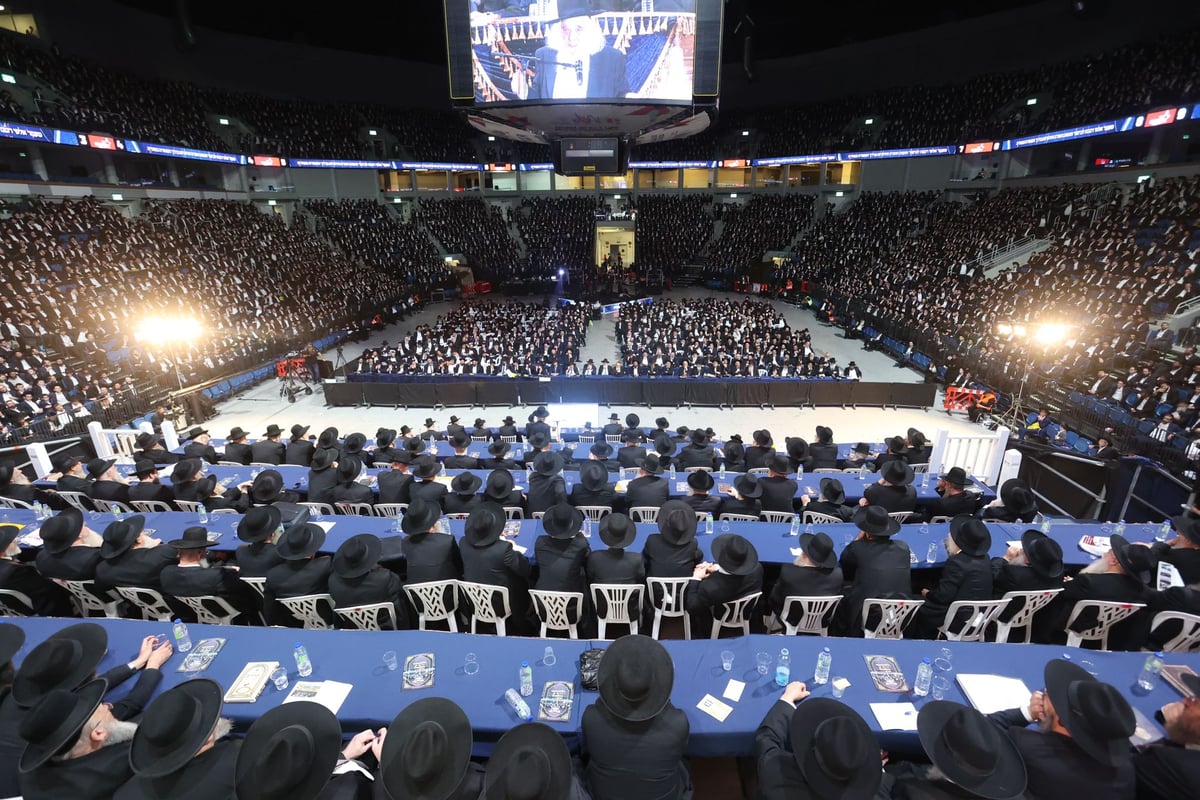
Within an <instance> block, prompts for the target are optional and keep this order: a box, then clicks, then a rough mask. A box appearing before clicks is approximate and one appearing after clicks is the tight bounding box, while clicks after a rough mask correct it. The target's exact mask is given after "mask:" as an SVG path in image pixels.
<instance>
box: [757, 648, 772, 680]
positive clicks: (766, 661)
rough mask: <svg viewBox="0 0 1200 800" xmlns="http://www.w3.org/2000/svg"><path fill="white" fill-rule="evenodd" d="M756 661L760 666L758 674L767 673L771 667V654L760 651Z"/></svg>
mask: <svg viewBox="0 0 1200 800" xmlns="http://www.w3.org/2000/svg"><path fill="white" fill-rule="evenodd" d="M754 663H755V666H757V667H758V674H759V675H766V674H767V673H768V672H769V671H770V669H771V654H770V653H759V654H758V655H756V656H755V657H754Z"/></svg>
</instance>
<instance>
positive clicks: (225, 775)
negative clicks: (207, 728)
mask: <svg viewBox="0 0 1200 800" xmlns="http://www.w3.org/2000/svg"><path fill="white" fill-rule="evenodd" d="M241 747H242V740H241V739H231V738H225V739H221V740H220V741H219V742H217V743H216V744H215V745H213V747H212V749H211V750H206V751H205V752H203V753H201V754H200V755H198V756H195V757H194V758H192V760H191V761H189V762H187V764H186V765H185V766H183V767H182V768H180V769H179V771H178V772H174V773H172V774H171V775H170V776H167V778H142V777H137V776H135V777H134V778H133V780H131V781H130V782H129V783H127V784H125V786H124V787H122V789H120V790H119V791H118V792H117V793H116V795H115V798H116V800H141V798H143V797H152V796H155V795H154V794H153V793H152V792H151V791H150V790H149V789H148V788H142V787H139V784H140V783H144V782H147V783H148V782H151V781H154V782H161V781H165V780H169V781H171V782H172V784H173V785H174V786H175V787H179V788H176V789H175V792H174V793H172V794H171V795H170V796H171V797H175V798H178V799H179V800H202V799H203V800H233V798H234V797H236V787H235V783H234V777H235V775H236V767H237V756H238V751H239V750H241ZM182 787H187V788H186V790H184V789H183V788H182Z"/></svg>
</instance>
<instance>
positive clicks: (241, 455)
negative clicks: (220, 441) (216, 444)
mask: <svg viewBox="0 0 1200 800" xmlns="http://www.w3.org/2000/svg"><path fill="white" fill-rule="evenodd" d="M277 427H278V426H277ZM249 435H250V434H248V433H246V432H245V431H244V430H242V426H241V425H238V426H237V427H235V428H234V429H233V430H231V431H230V432H229V439H228V440H226V442H225V454H224V456H223V457H222V458H221V460H222V461H232V462H233V463H235V464H249V463H250V461H251V458H250V445H249V444H247V443H246V437H247V436H249Z"/></svg>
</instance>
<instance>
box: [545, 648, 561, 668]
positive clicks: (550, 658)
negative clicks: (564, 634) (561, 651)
mask: <svg viewBox="0 0 1200 800" xmlns="http://www.w3.org/2000/svg"><path fill="white" fill-rule="evenodd" d="M557 663H558V656H556V655H554V648H553V647H547V648H546V650H545V652H544V653H542V666H543V667H553V666H554V665H555V664H557Z"/></svg>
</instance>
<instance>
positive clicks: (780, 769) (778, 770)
mask: <svg viewBox="0 0 1200 800" xmlns="http://www.w3.org/2000/svg"><path fill="white" fill-rule="evenodd" d="M801 702H803V701H801ZM795 712H796V709H794V708H793V707H792V705H791V704H790V703H785V702H784V701H783V700H779V701H776V703H775V705H773V706H771V708H770V710H769V711H767V715H766V716H765V717H763V721H762V722H761V723H759V726H758V730H757V731H755V732H754V757H755V759H756V761H757V762H758V795H757V797H758V798H760V800H819V797H820V796H819V795H818V794H817V793H816V792H814V791H813V790H812V789H811V788H809V785H808V783H807V782H806V781H805V780H804V776H803V775H802V774H801V773H800V768H799V767H798V766H797V765H796V757H795V756H794V755H792V748H791V734H790V732H789V726H790V724H791V720H792V714H794V713H795Z"/></svg>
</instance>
